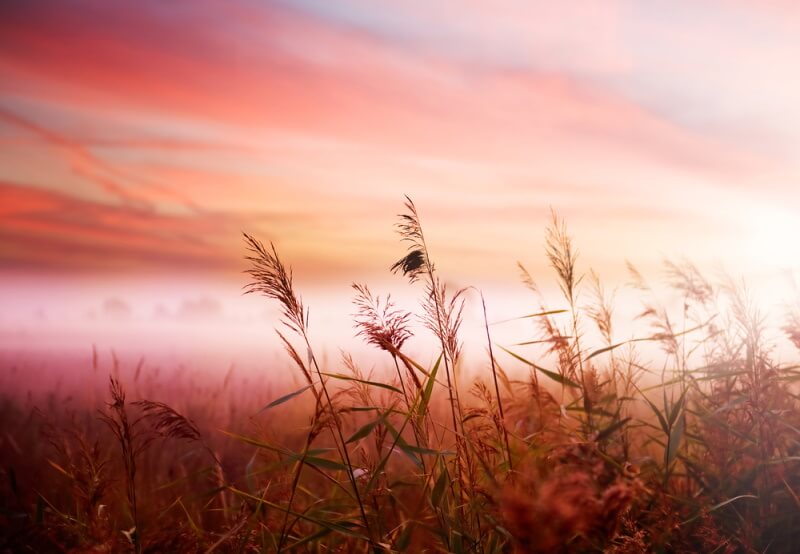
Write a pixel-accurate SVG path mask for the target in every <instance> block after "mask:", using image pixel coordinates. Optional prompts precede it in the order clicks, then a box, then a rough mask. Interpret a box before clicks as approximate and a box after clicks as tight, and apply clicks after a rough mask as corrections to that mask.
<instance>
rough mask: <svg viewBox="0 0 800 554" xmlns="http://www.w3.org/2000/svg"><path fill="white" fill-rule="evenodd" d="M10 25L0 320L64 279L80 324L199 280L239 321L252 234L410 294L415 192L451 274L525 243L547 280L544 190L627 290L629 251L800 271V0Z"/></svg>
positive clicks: (279, 11)
mask: <svg viewBox="0 0 800 554" xmlns="http://www.w3.org/2000/svg"><path fill="white" fill-rule="evenodd" d="M0 16H1V17H0V198H2V202H0V267H1V268H2V274H0V278H2V279H3V283H4V285H3V292H2V294H3V296H4V298H3V300H4V304H6V305H11V306H13V308H12V312H10V313H7V314H6V315H4V318H3V326H4V328H5V329H6V331H8V330H9V326H11V327H13V325H12V324H11V322H12V321H15V320H25V319H27V318H29V317H32V315H33V314H34V313H35V312H36V311H37V310H40V309H41V310H45V311H53V312H58V311H59V310H61V311H63V310H64V309H66V304H63V305H59V302H61V300H59V298H62V299H63V298H64V297H65V296H64V295H63V294H62V295H58V294H56V293H54V292H53V291H54V290H56V289H59V288H60V289H62V290H66V289H68V290H70V291H72V292H71V293H66V294H67V296H69V294H72V295H73V297H74V298H81V299H83V300H82V301H81V302H83V305H80V306H78V305H77V304H81V302H77V303H75V302H73V304H75V305H73V306H72V308H70V310H71V313H72V316H73V317H76V318H80V317H81V314H84V313H86V312H90V311H91V310H93V309H97V307H98V306H99V305H101V304H102V302H104V301H105V300H106V299H107V298H106V297H105V296H104V295H107V296H109V297H120V298H122V299H123V300H124V301H126V302H128V303H131V304H133V303H136V302H138V300H136V299H137V298H139V297H141V294H139V293H138V292H137V288H142V290H144V289H145V288H146V289H147V290H148V291H151V292H152V295H151V298H152V301H151V302H150V304H152V305H148V306H146V307H144V308H141V309H142V310H144V311H146V312H150V311H152V310H155V309H156V305H157V304H159V303H164V302H166V301H169V297H170V296H171V295H173V294H174V291H175V288H176V286H177V287H178V288H180V286H179V285H176V283H181V282H184V283H186V282H193V283H203V285H202V286H201V287H200V288H202V291H201V292H199V293H198V294H199V295H200V296H212V297H214V298H215V299H216V300H217V301H218V302H221V303H222V306H223V308H224V310H228V311H231V310H233V313H236V314H238V315H241V312H239V311H237V308H235V307H234V306H233V305H234V304H236V303H237V298H238V295H239V289H240V287H241V285H242V284H243V279H242V276H241V270H242V269H243V262H242V243H241V238H240V232H241V231H247V232H249V233H252V234H254V235H257V236H259V237H261V238H263V239H264V240H267V241H274V243H275V244H276V245H277V247H278V248H279V249H280V251H281V252H282V253H283V255H284V257H285V258H286V259H287V262H288V263H291V265H293V266H294V268H295V270H296V274H297V276H298V279H300V281H301V282H302V283H304V284H305V285H306V286H309V287H311V286H323V287H324V286H333V287H339V288H340V290H344V289H346V287H347V286H348V285H349V283H350V282H351V281H359V280H370V281H371V282H372V283H376V285H380V286H387V287H395V288H396V286H397V284H398V282H397V281H391V280H390V276H389V275H388V272H387V268H388V266H389V265H390V264H391V263H392V261H393V260H394V259H395V258H396V257H397V255H398V252H402V250H401V247H400V246H398V243H397V237H396V235H395V234H394V232H393V229H392V221H394V219H393V218H394V216H395V215H396V213H397V212H398V210H399V206H400V205H401V203H402V201H403V196H404V195H406V194H407V195H409V196H411V197H412V198H413V199H414V200H415V202H416V203H417V204H418V206H419V207H420V210H421V215H422V217H423V219H424V221H425V223H426V225H427V227H428V230H429V238H430V243H431V248H432V249H433V251H434V252H435V253H436V256H437V259H438V260H439V265H440V267H441V269H442V271H444V272H446V274H447V275H448V278H450V279H453V280H454V281H456V282H458V283H460V284H472V283H484V284H487V283H495V284H500V283H502V284H503V285H502V286H506V284H510V283H516V282H517V281H518V275H517V270H516V262H517V261H518V260H519V261H523V262H525V263H526V265H527V266H528V267H529V269H531V270H532V271H534V273H536V274H541V273H542V272H543V271H544V270H545V261H544V258H543V256H542V255H541V253H542V231H543V228H544V226H545V225H546V223H547V218H548V216H549V211H550V209H551V207H552V208H553V209H555V210H557V211H558V212H559V213H560V214H561V215H562V216H563V217H565V219H566V220H567V222H568V223H569V226H570V229H571V232H572V233H573V234H574V236H575V239H576V241H577V243H578V245H579V247H580V250H581V253H582V258H581V262H582V264H583V266H584V267H586V268H588V267H593V268H594V269H595V270H596V271H598V272H599V273H600V275H601V276H603V278H604V279H606V280H608V281H609V282H611V283H614V284H621V283H623V282H624V281H625V279H626V274H625V260H626V259H630V260H632V261H634V262H635V263H636V264H637V266H639V267H640V268H641V269H643V270H645V271H651V272H657V271H659V269H658V268H659V264H660V263H661V261H662V259H664V258H665V257H677V256H680V257H685V258H688V259H690V260H692V261H694V262H696V263H698V264H699V265H701V266H702V267H708V268H719V267H722V268H724V269H725V271H728V272H730V273H732V274H734V275H744V276H745V277H747V278H750V279H754V280H756V281H761V282H770V280H773V281H774V280H775V279H778V280H780V275H781V274H782V273H781V272H785V270H786V269H791V268H792V267H794V266H795V265H796V264H795V263H794V260H795V259H796V256H795V255H796V253H797V246H796V240H794V239H795V238H796V236H797V232H798V225H797V224H796V221H797V220H798V217H799V216H800V192H798V191H799V190H800V189H798V185H797V179H798V177H800V151H799V150H798V148H797V144H798V143H800V110H798V108H797V105H796V99H797V98H798V97H799V96H800V73H798V71H799V70H798V65H797V63H796V60H797V57H798V55H800V47H798V43H797V40H796V38H797V36H798V32H800V14H798V13H797V12H796V10H794V9H793V8H792V6H791V4H789V3H781V2H768V3H754V2H744V1H742V2H725V3H721V2H702V3H697V2H685V3H665V2H656V3H648V4H642V3H637V2H625V1H613V2H581V3H575V4H572V3H537V2H533V3H531V2H509V3H504V5H503V6H502V7H500V6H497V7H495V8H493V9H491V10H489V9H486V7H485V6H482V5H481V4H480V3H478V2H458V3H456V2H452V3H445V4H439V5H438V7H436V8H433V7H431V6H428V5H427V4H425V3H418V2H404V3H397V4H391V3H384V2H379V3H375V2H362V1H360V0H345V1H341V2H336V3H332V2H316V1H312V0H300V1H296V2H266V3H262V2H252V1H239V2H225V3H221V2H215V1H211V0H201V1H199V2H192V3H169V4H166V5H165V4H163V3H160V2H140V3H137V5H136V6H135V7H130V8H121V7H120V6H116V5H111V4H109V3H107V2H100V1H81V2H77V3H72V4H70V6H69V7H66V6H62V5H60V4H58V3H47V2H45V3H29V2H16V1H12V2H5V3H4V4H3V6H2V7H1V8H0ZM95 282H102V283H104V284H103V286H102V287H101V288H102V290H103V291H104V292H102V293H100V292H98V293H97V294H94V293H92V292H91V291H92V285H91V283H95ZM145 282H146V283H148V284H147V285H146V286H145V285H143V284H142V283H145ZM19 283H27V285H26V286H25V287H21V288H20V287H18V284H19ZM159 283H162V285H159ZM392 283H394V284H392ZM487 286H488V285H487ZM502 286H501V288H502ZM15 289H19V290H20V291H22V292H21V293H20V294H21V295H22V296H20V294H17V293H15V292H14V290H15ZM179 294H180V293H179ZM184 296H186V295H182V296H181V298H179V299H174V298H173V300H174V301H175V302H178V303H180V302H181V301H184V300H187V298H184ZM12 300H13V302H12ZM245 311H246V310H245ZM254 311H257V309H254Z"/></svg>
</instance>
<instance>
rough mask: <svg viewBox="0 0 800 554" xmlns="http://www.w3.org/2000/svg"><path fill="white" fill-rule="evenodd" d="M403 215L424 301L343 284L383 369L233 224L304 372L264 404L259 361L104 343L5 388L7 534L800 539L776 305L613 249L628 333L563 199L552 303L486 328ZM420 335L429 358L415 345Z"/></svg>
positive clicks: (486, 546)
mask: <svg viewBox="0 0 800 554" xmlns="http://www.w3.org/2000/svg"><path fill="white" fill-rule="evenodd" d="M397 230H398V232H399V234H400V238H401V241H402V243H403V245H404V246H405V247H407V250H405V251H404V253H403V256H402V258H400V259H399V260H398V261H397V263H396V264H395V265H394V266H393V267H392V268H391V269H392V271H394V272H396V273H398V274H402V275H404V276H406V277H407V278H408V280H409V281H410V286H414V287H416V288H417V289H418V290H419V293H420V297H421V302H420V307H419V310H418V313H415V314H412V313H407V312H405V311H403V310H401V309H399V308H397V307H396V305H395V304H393V303H392V300H391V298H389V297H386V296H384V295H378V294H377V293H375V292H373V291H372V290H371V289H370V288H369V287H368V286H367V285H365V284H354V285H353V291H352V292H353V306H354V308H353V311H354V312H355V316H354V329H355V332H357V333H358V334H359V336H360V337H361V338H363V339H364V341H366V343H368V344H369V345H371V346H372V347H374V349H375V352H376V353H377V354H378V355H379V356H380V358H379V359H382V360H383V367H384V369H385V371H383V372H381V373H380V376H376V375H378V374H377V373H373V372H370V371H367V370H366V369H364V368H362V367H359V365H358V364H357V362H356V361H354V360H353V358H352V357H350V356H348V355H347V354H346V353H343V354H342V356H341V359H338V360H333V361H328V360H326V361H323V359H322V358H321V357H319V356H320V354H319V353H318V352H317V351H316V350H315V345H314V343H313V341H312V340H311V339H310V334H309V326H310V323H309V318H308V306H305V305H304V304H303V302H302V299H301V295H300V293H301V292H302V291H298V290H295V286H294V284H293V281H292V273H291V270H290V269H289V268H288V266H287V265H285V264H284V262H283V257H282V256H283V255H285V256H286V259H290V258H291V252H287V253H281V256H279V253H278V252H277V251H276V249H275V248H274V247H273V246H272V245H265V244H263V243H262V242H260V241H259V239H258V238H256V237H252V236H249V235H245V237H244V240H245V244H244V248H246V252H247V254H246V256H247V258H246V263H247V266H245V267H246V268H247V271H248V274H249V283H250V284H249V285H248V287H247V289H246V290H247V292H249V293H252V296H253V298H252V301H253V302H263V301H265V299H264V298H260V297H266V301H268V302H271V303H272V304H273V305H277V306H278V307H279V308H280V310H281V314H282V316H281V318H280V321H276V322H275V330H276V332H277V333H278V335H279V337H280V340H281V341H282V342H283V344H284V346H285V351H286V352H285V365H284V366H283V368H282V370H283V369H285V370H286V371H292V372H295V375H296V376H297V377H298V379H299V382H301V383H302V385H301V387H300V388H294V389H292V390H282V391H280V393H279V394H275V395H273V396H274V399H273V400H272V401H271V402H270V403H269V404H267V405H263V403H261V402H259V398H262V396H261V395H258V394H256V393H255V391H256V390H258V388H259V387H263V386H265V383H266V380H268V378H267V377H265V381H264V382H262V381H258V380H249V381H246V380H244V379H243V378H242V376H240V375H238V374H237V373H236V372H235V371H229V372H227V373H226V370H227V368H221V369H220V375H219V378H218V379H216V380H212V379H208V380H207V382H206V381H202V382H197V381H195V380H193V379H192V378H191V377H190V376H189V375H187V374H186V373H182V374H173V375H170V372H169V371H167V370H163V371H162V372H161V373H159V374H155V373H153V372H151V371H148V370H147V369H145V370H142V367H141V366H139V367H136V366H134V367H128V366H126V365H125V364H121V363H118V362H116V361H114V362H111V363H101V362H99V361H98V360H97V359H96V358H95V361H94V363H93V364H92V367H86V368H82V369H81V370H80V371H82V372H83V374H85V375H88V376H92V377H91V378H89V377H87V380H86V385H85V387H83V389H82V392H81V394H80V395H78V396H71V397H69V398H67V397H65V394H64V393H62V392H61V391H60V390H59V389H58V388H57V387H53V390H52V393H51V394H49V395H45V396H41V395H39V396H37V395H31V394H28V395H27V396H26V393H25V391H24V390H7V391H4V392H3V393H2V396H0V421H1V422H2V433H0V435H1V436H0V452H1V453H2V454H0V458H2V484H0V551H3V552H125V551H133V552H137V553H138V552H274V551H287V552H288V551H292V552H306V551H309V552H434V551H440V552H476V553H485V554H490V553H494V552H616V553H623V552H624V553H640V552H719V553H730V552H775V553H778V552H796V551H798V549H800V536H798V535H800V496H798V495H800V472H799V471H798V465H800V397H798V394H797V386H796V381H797V380H800V366H796V365H794V364H793V363H791V362H788V363H787V362H785V361H781V362H779V361H778V356H777V355H776V354H775V349H776V344H777V343H778V342H780V341H783V342H790V343H792V344H793V345H794V346H796V347H797V348H800V313H798V312H796V311H793V310H792V309H791V307H790V305H789V304H787V310H786V313H785V314H782V315H781V318H782V321H783V322H784V323H783V325H782V326H780V328H777V329H772V328H769V327H768V326H767V325H766V323H765V322H766V319H765V316H764V314H762V313H761V312H760V311H759V309H758V307H757V306H756V304H755V303H754V302H753V301H752V299H751V296H750V294H749V292H748V290H747V289H746V287H745V286H744V285H740V284H737V283H736V282H735V281H725V282H721V283H717V282H712V281H709V280H706V279H705V278H704V277H703V275H701V274H700V272H699V271H698V270H697V269H695V268H694V266H692V265H691V264H688V263H667V264H666V267H665V269H666V275H667V283H666V284H667V286H668V287H670V289H671V290H672V291H673V293H674V294H675V295H677V296H678V297H679V298H680V299H681V302H680V305H679V306H677V308H676V307H675V306H669V307H665V306H662V305H661V304H659V303H657V302H656V301H655V300H654V299H655V295H654V294H653V293H652V290H651V288H650V287H649V285H648V284H647V282H646V281H645V278H644V277H643V276H642V275H640V274H639V272H638V271H637V270H636V269H635V268H634V267H633V266H630V267H629V273H630V280H631V286H632V287H634V288H635V289H636V290H637V291H638V293H639V295H640V297H641V309H640V310H639V312H640V313H639V315H638V317H637V320H636V324H637V328H638V329H643V330H644V332H643V333H642V334H641V335H637V336H634V337H633V338H630V337H620V336H619V335H618V334H616V332H615V331H616V329H617V325H618V322H617V321H616V318H615V313H614V308H615V306H614V300H613V297H612V295H609V294H607V293H606V291H605V289H604V287H603V285H602V284H601V283H600V281H599V279H598V278H597V277H596V276H595V275H594V274H593V273H592V272H591V271H589V270H587V271H585V272H584V271H583V269H581V268H580V264H579V260H578V256H577V250H576V248H575V245H574V244H573V243H572V240H571V238H570V236H569V234H568V232H567V229H566V227H565V225H564V223H563V221H561V220H560V219H559V218H558V217H557V216H556V215H555V214H554V215H553V218H552V221H551V223H550V225H549V227H548V228H547V229H546V232H545V239H546V249H545V255H546V257H547V260H548V262H549V264H550V266H551V267H552V270H553V272H554V276H555V278H556V279H557V282H558V284H559V287H560V291H561V294H562V298H561V299H560V301H559V302H558V303H557V304H556V305H546V303H545V302H544V300H542V302H541V303H539V304H533V305H530V306H528V307H527V308H523V309H521V311H520V313H519V317H520V319H523V320H525V321H526V322H528V323H529V324H530V329H531V338H530V340H529V341H527V342H525V343H522V344H516V345H508V344H501V343H500V342H495V340H494V339H493V332H494V329H495V328H496V327H495V325H496V324H498V322H491V321H489V320H488V318H486V317H485V314H486V307H485V305H483V304H481V303H482V301H483V295H482V294H481V293H480V291H478V290H475V289H472V288H470V289H463V290H453V289H452V288H451V287H448V286H446V285H445V280H444V278H443V277H441V276H440V275H439V273H438V272H437V270H436V268H435V267H434V263H433V260H434V257H433V253H432V252H430V251H429V248H428V244H426V241H425V235H424V233H423V225H422V222H421V221H420V217H419V215H418V213H417V210H416V207H415V206H414V204H413V203H412V202H411V200H408V201H407V202H406V205H405V208H404V213H403V214H402V215H401V216H400V219H399V223H398V224H397ZM244 248H243V251H244ZM401 248H402V247H401ZM432 250H433V251H434V252H435V247H433V248H432ZM398 251H400V250H398ZM520 270H521V272H522V279H523V282H524V283H525V285H526V286H527V287H528V288H529V289H530V290H531V292H532V293H533V294H534V295H539V290H540V289H539V288H538V286H537V280H538V279H539V277H538V276H534V275H531V274H529V273H528V272H527V271H525V269H524V268H522V267H521V266H520ZM549 277H550V276H548V278H549ZM533 297H534V298H536V297H538V296H533ZM788 300H789V299H787V301H788ZM464 302H478V303H479V305H480V308H481V309H480V313H482V314H483V315H484V318H483V320H482V321H481V322H480V325H482V326H483V329H485V342H484V343H483V344H482V345H478V346H479V347H480V348H479V349H477V351H479V352H483V353H484V355H483V356H481V357H480V358H479V359H463V358H464V356H463V355H462V342H461V339H460V335H459V330H460V326H461V323H462V317H463V316H464V312H463V307H464ZM523 302H525V303H527V300H521V301H520V305H526V304H523ZM412 334H417V335H424V336H426V337H428V340H429V341H430V342H431V344H432V345H435V350H436V352H437V353H438V357H437V359H436V360H435V361H434V362H433V363H421V362H420V361H418V360H415V359H413V358H412V357H411V356H410V355H409V354H407V352H406V350H405V343H406V341H407V340H408V339H409V338H410V337H411V336H412ZM473 350H475V349H473ZM466 366H469V367H472V368H478V369H479V370H478V371H477V372H475V373H476V374H477V375H478V377H477V378H474V379H473V378H472V377H470V378H469V379H466V378H465V373H464V372H463V371H462V368H463V367H466ZM3 371H4V372H6V373H7V374H8V375H12V378H13V374H11V373H10V372H12V371H13V372H19V373H20V374H22V373H24V372H25V368H24V367H15V368H3ZM99 381H102V383H103V384H102V387H99V386H98V382H99Z"/></svg>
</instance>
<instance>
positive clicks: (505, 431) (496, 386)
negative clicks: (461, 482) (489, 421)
mask: <svg viewBox="0 0 800 554" xmlns="http://www.w3.org/2000/svg"><path fill="white" fill-rule="evenodd" d="M478 293H479V294H480V295H481V306H482V307H483V327H484V329H485V330H486V343H487V344H488V345H489V359H490V360H491V362H492V378H493V380H494V391H495V394H496V396H497V409H498V411H499V412H500V427H501V429H502V430H503V440H504V441H505V443H506V459H507V460H508V471H509V472H510V471H512V470H513V466H512V465H511V447H510V446H509V443H508V429H506V415H505V412H504V411H503V399H502V398H500V385H499V384H498V382H497V364H496V363H495V360H494V351H493V350H492V337H491V335H490V334H489V319H488V318H487V316H486V300H485V299H484V298H483V292H482V291H480V290H479V291H478Z"/></svg>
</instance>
